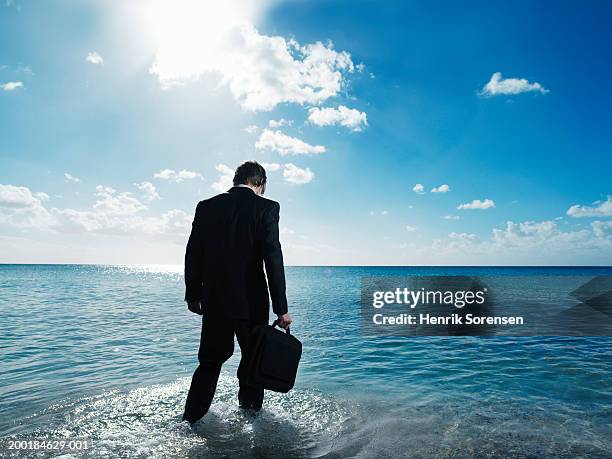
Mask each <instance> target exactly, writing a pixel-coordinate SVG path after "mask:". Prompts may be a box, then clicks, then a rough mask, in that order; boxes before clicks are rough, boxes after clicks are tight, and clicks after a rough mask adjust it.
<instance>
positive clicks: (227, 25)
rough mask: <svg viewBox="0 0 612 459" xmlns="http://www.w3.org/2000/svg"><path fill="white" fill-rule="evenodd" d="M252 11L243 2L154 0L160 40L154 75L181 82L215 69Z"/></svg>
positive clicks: (152, 10) (156, 34)
mask: <svg viewBox="0 0 612 459" xmlns="http://www.w3.org/2000/svg"><path fill="white" fill-rule="evenodd" d="M251 3H255V2H251ZM252 11H253V8H252V7H248V4H247V2H243V1H239V0H222V1H211V0H199V1H198V0H154V1H152V3H151V5H150V9H149V20H150V23H151V26H152V29H153V32H154V37H155V40H156V41H157V58H156V62H155V64H154V65H153V69H152V70H153V72H154V73H156V74H158V75H159V76H160V79H162V80H166V81H172V80H176V81H178V80H181V79H185V78H190V77H195V76H198V75H200V74H201V73H203V72H205V71H206V70H209V69H210V68H213V67H214V60H215V59H217V58H218V57H219V52H220V50H221V49H222V48H223V44H224V43H225V42H226V41H227V40H228V39H229V35H230V33H231V32H232V30H235V28H236V27H238V26H240V25H241V24H244V23H250V21H251V20H252V17H249V16H250V15H251V13H252Z"/></svg>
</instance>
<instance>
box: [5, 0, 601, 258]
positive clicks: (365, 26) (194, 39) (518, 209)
mask: <svg viewBox="0 0 612 459" xmlns="http://www.w3.org/2000/svg"><path fill="white" fill-rule="evenodd" d="M611 21H612V4H610V3H609V2H606V1H592V2H578V1H574V2H572V1H566V2H553V1H539V2H532V1H514V2H490V1H482V2H481V1H472V2H437V1H431V2H429V1H428V2H413V1H404V2H399V1H361V0H350V1H349V0H346V1H332V0H328V1H304V0H302V1H297V0H293V1H291V0H286V1H282V0H267V1H266V0H251V1H241V0H227V1H225V2H216V1H196V0H173V1H156V0H151V1H145V0H134V1H130V2H105V1H76V0H72V1H67V0H58V1H55V2H36V1H25V0H9V1H7V0H2V3H0V121H1V122H0V263H135V264H138V263H156V264H178V263H181V262H182V259H183V256H184V247H185V243H186V240H187V237H188V235H189V231H190V227H191V221H192V218H193V212H194V209H195V206H196V204H197V202H198V201H199V200H202V199H206V198H208V197H211V196H213V195H215V194H218V193H220V192H224V191H226V190H227V189H228V188H229V187H230V186H231V178H232V174H233V170H234V168H235V167H236V166H237V165H238V164H240V163H241V162H242V161H245V160H250V159H255V160H257V161H259V162H261V163H262V164H264V166H265V167H266V168H267V170H268V177H269V179H268V188H267V192H266V195H267V196H268V197H270V198H271V199H275V200H277V201H279V202H280V203H281V222H280V227H281V241H282V245H283V251H284V254H285V260H286V263H287V264H290V265H610V264H612V263H611V262H612V196H611V195H612V188H611V187H612V180H611V178H612V172H611V171H612V141H611V138H610V127H611V126H612V93H611V92H610V81H612V59H611V57H612V55H611V54H612V52H611V49H610V45H609V44H610V43H611V42H612V36H611V35H612V31H611V29H610V28H609V24H610V22H611Z"/></svg>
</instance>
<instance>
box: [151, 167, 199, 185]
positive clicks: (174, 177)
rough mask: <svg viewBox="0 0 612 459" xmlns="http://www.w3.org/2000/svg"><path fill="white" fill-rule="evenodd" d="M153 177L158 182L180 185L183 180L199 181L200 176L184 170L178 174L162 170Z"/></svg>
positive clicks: (170, 170)
mask: <svg viewBox="0 0 612 459" xmlns="http://www.w3.org/2000/svg"><path fill="white" fill-rule="evenodd" d="M153 177H154V178H156V179H160V180H168V181H169V182H175V183H180V182H182V181H184V180H191V179H195V178H199V179H201V178H202V175H201V174H198V173H197V172H192V171H188V170H185V169H183V170H181V171H178V172H177V171H175V170H172V169H163V170H161V171H159V172H156V173H155V174H154V175H153Z"/></svg>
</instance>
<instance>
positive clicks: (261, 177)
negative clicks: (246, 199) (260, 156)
mask: <svg viewBox="0 0 612 459" xmlns="http://www.w3.org/2000/svg"><path fill="white" fill-rule="evenodd" d="M265 184H266V170H265V169H264V168H263V166H262V165H261V164H259V163H258V162H257V161H246V162H244V163H242V164H241V165H240V166H238V168H237V169H236V173H235V174H234V186H238V185H252V186H264V185H265Z"/></svg>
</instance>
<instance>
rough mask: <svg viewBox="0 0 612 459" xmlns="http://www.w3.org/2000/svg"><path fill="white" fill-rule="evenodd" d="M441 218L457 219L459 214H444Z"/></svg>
mask: <svg viewBox="0 0 612 459" xmlns="http://www.w3.org/2000/svg"><path fill="white" fill-rule="evenodd" d="M442 218H443V219H444V220H459V215H445V216H443V217H442Z"/></svg>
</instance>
